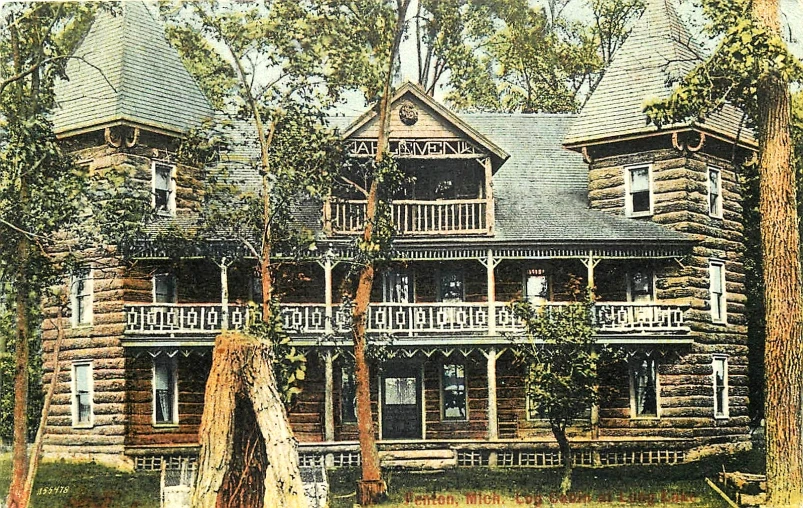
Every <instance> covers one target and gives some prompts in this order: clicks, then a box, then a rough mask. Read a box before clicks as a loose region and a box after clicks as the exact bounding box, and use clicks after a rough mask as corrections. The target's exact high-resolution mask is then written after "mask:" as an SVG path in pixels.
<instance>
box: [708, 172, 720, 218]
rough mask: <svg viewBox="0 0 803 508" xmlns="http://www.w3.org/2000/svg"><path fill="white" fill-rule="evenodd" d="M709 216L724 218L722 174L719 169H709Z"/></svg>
mask: <svg viewBox="0 0 803 508" xmlns="http://www.w3.org/2000/svg"><path fill="white" fill-rule="evenodd" d="M708 214H709V215H710V216H712V217H722V173H721V172H720V170H719V168H714V167H710V166H709V167H708Z"/></svg>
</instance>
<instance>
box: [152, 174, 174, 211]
mask: <svg viewBox="0 0 803 508" xmlns="http://www.w3.org/2000/svg"><path fill="white" fill-rule="evenodd" d="M175 170H176V167H175V166H173V165H171V164H165V163H164V162H154V163H153V207H154V209H156V213H157V214H159V215H175V214H176V179H175V174H174V173H175Z"/></svg>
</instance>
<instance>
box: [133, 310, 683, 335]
mask: <svg viewBox="0 0 803 508" xmlns="http://www.w3.org/2000/svg"><path fill="white" fill-rule="evenodd" d="M547 305H548V308H557V307H560V306H563V305H565V304H562V303H549V304H547ZM488 311H489V306H488V304H487V303H412V304H411V303H373V304H371V305H370V306H369V308H368V316H367V320H368V322H367V325H368V326H367V328H368V332H369V333H374V334H377V333H386V334H397V335H408V336H415V335H430V334H431V335H439V334H445V333H450V332H452V333H468V334H489V333H491V332H492V328H493V332H496V333H521V332H522V326H521V323H520V322H519V320H518V319H516V317H515V316H514V315H513V312H512V311H511V310H510V308H509V307H508V306H507V305H506V304H504V303H496V304H494V305H493V327H491V326H490V322H489V319H488V318H489V312H488ZM281 313H282V323H283V324H284V328H285V330H286V331H287V332H288V333H290V334H291V335H294V334H298V335H319V334H327V333H334V334H344V333H346V332H348V331H349V324H350V323H351V314H350V310H349V309H345V308H340V307H334V308H332V312H331V318H329V317H328V314H327V308H326V305H324V304H283V305H282V306H281ZM125 314H126V333H127V334H133V335H137V334H140V335H157V336H161V335H168V336H169V335H182V334H183V335H193V334H196V335H209V334H214V333H217V332H219V331H220V330H221V329H222V326H223V307H222V306H221V305H220V304H133V305H126V306H125ZM247 316H248V309H247V308H246V307H244V306H237V305H229V306H228V316H227V319H228V326H229V328H231V329H238V328H242V327H243V325H244V324H245V323H246V321H247ZM594 319H595V325H596V326H597V330H598V333H599V334H600V335H605V334H611V333H645V334H647V333H666V332H684V331H687V328H685V326H684V322H683V309H682V308H681V307H679V306H676V305H661V304H641V303H609V302H599V303H597V304H595V305H594Z"/></svg>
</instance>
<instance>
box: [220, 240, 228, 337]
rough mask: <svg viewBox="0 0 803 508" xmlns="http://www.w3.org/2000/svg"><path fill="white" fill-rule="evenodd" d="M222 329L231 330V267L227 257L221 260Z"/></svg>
mask: <svg viewBox="0 0 803 508" xmlns="http://www.w3.org/2000/svg"><path fill="white" fill-rule="evenodd" d="M220 306H221V309H222V310H221V313H220V329H221V330H228V329H229V265H228V264H226V256H223V259H221V260H220Z"/></svg>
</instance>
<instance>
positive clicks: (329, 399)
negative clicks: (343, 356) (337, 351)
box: [323, 350, 335, 441]
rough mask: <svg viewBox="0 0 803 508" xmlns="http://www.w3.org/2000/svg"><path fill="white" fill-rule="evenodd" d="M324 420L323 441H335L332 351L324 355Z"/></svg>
mask: <svg viewBox="0 0 803 508" xmlns="http://www.w3.org/2000/svg"><path fill="white" fill-rule="evenodd" d="M323 360H324V383H325V391H324V393H325V395H324V403H323V405H324V418H323V439H324V441H334V440H335V401H334V391H335V390H334V388H335V376H334V368H333V359H332V351H329V350H327V351H326V353H324V357H323Z"/></svg>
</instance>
